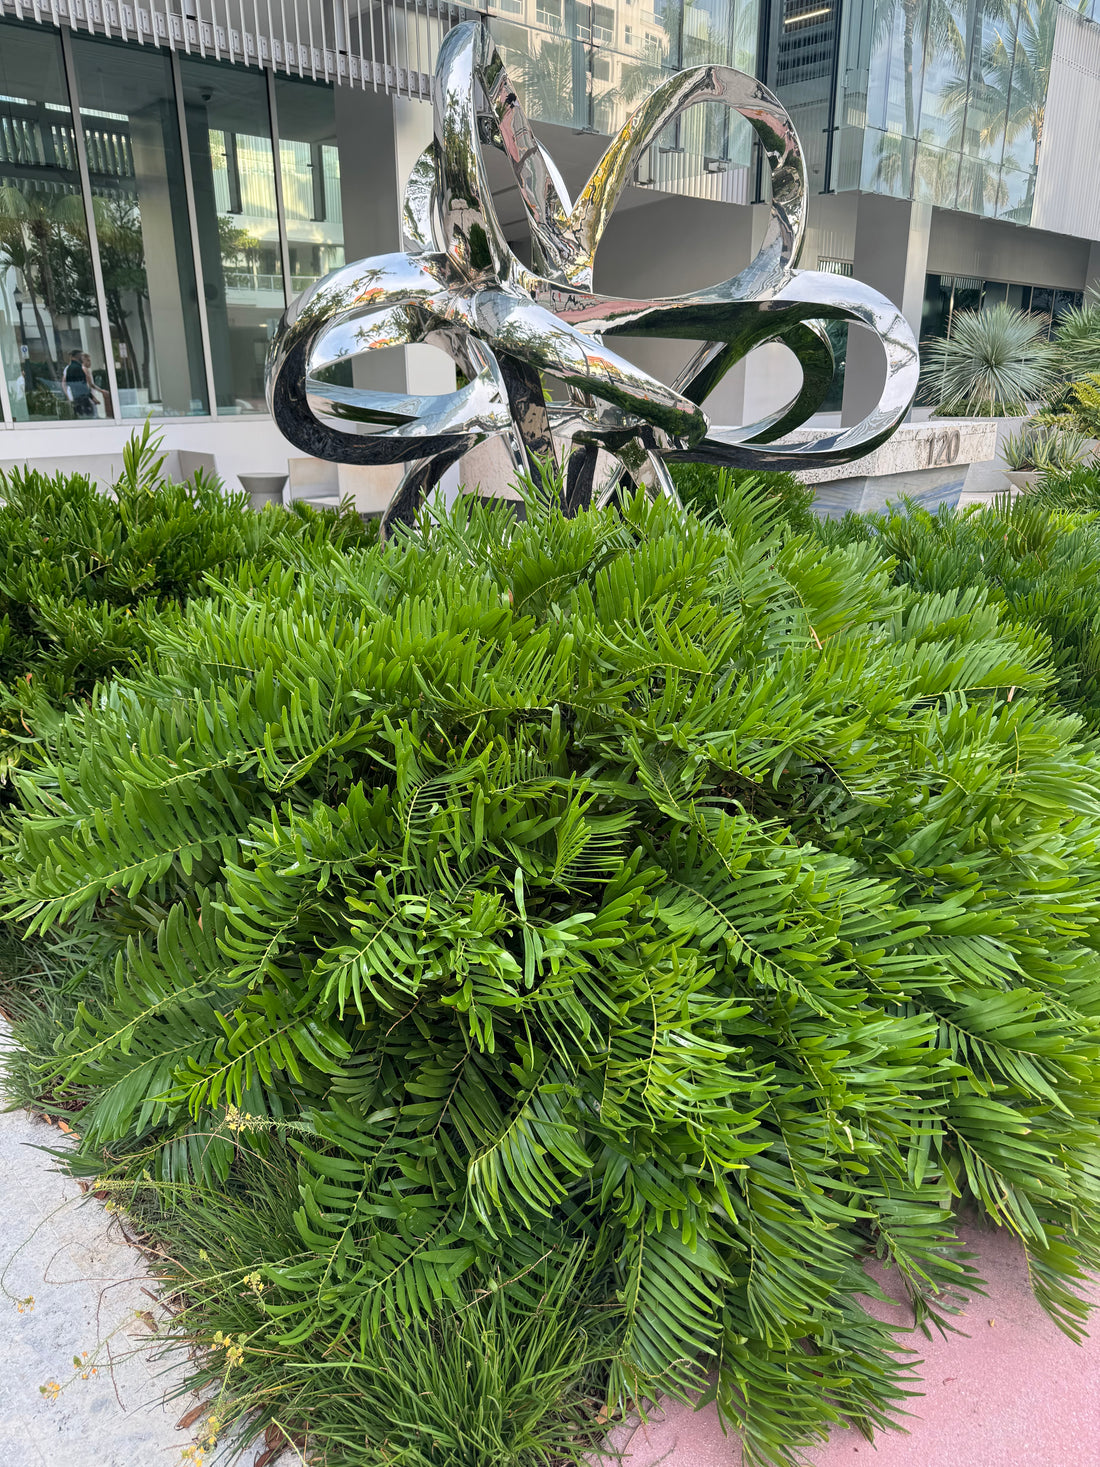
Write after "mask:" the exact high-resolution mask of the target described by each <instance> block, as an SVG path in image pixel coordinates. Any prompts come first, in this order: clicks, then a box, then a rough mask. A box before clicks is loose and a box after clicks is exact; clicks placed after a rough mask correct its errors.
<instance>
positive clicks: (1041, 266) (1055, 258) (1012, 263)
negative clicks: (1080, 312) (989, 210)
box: [928, 209, 1090, 290]
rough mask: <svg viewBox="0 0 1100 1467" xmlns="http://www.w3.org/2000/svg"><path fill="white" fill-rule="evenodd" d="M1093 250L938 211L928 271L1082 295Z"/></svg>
mask: <svg viewBox="0 0 1100 1467" xmlns="http://www.w3.org/2000/svg"><path fill="white" fill-rule="evenodd" d="M1089 250H1090V244H1089V241H1088V240H1087V239H1074V238H1073V237H1072V236H1070V235H1065V234H1048V233H1046V232H1045V231H1044V230H1041V229H1021V228H1020V227H1019V226H1018V225H1016V224H1006V223H1005V222H1004V221H1003V220H1000V219H979V218H977V216H976V215H972V214H955V213H951V212H949V211H948V210H946V209H933V211H932V231H931V236H930V238H929V241H928V271H929V274H931V275H976V276H979V277H980V278H982V279H984V280H1011V281H1019V282H1020V283H1021V284H1023V285H1053V286H1061V287H1062V288H1063V289H1066V290H1082V289H1083V288H1084V285H1085V281H1086V278H1087V275H1088V269H1089Z"/></svg>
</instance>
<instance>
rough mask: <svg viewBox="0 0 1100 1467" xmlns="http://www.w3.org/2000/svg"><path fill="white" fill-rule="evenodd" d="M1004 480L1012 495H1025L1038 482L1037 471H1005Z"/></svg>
mask: <svg viewBox="0 0 1100 1467" xmlns="http://www.w3.org/2000/svg"><path fill="white" fill-rule="evenodd" d="M1005 478H1006V479H1007V480H1008V482H1009V483H1010V484H1011V485H1012V492H1013V493H1014V494H1026V493H1027V492H1028V491H1029V490H1031V489H1034V487H1035V485H1036V484H1038V482H1039V470H1038V469H1005Z"/></svg>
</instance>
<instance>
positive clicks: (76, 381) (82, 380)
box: [64, 351, 95, 418]
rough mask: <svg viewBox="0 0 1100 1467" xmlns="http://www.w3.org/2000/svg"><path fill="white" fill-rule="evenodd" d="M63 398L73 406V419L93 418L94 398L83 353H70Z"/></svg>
mask: <svg viewBox="0 0 1100 1467" xmlns="http://www.w3.org/2000/svg"><path fill="white" fill-rule="evenodd" d="M64 384H65V396H66V397H67V398H68V399H69V401H70V402H71V403H72V405H73V417H74V418H94V417H95V398H94V396H93V395H92V393H93V387H92V382H91V378H90V376H89V373H88V369H87V368H86V367H85V365H84V353H83V352H81V351H71V352H70V353H69V361H68V365H67V366H66V368H65V375H64Z"/></svg>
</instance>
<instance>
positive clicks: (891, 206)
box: [841, 194, 932, 424]
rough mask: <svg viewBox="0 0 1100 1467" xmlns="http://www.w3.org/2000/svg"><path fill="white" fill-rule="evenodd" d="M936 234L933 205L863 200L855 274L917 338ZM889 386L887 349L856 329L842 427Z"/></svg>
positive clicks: (852, 331)
mask: <svg viewBox="0 0 1100 1467" xmlns="http://www.w3.org/2000/svg"><path fill="white" fill-rule="evenodd" d="M931 228H932V206H931V204H914V203H910V202H909V201H908V200H907V199H887V198H883V197H882V196H881V195H880V194H861V195H860V198H859V211H858V215H857V219H856V247H855V258H854V262H853V269H852V273H853V274H854V276H855V278H856V279H857V280H862V281H863V282H864V283H865V284H867V285H870V286H873V287H874V289H875V290H877V291H879V292H880V293H881V294H882V295H884V296H886V297H887V299H888V300H891V301H893V302H894V304H895V305H897V306H900V307H901V310H902V314H903V315H904V316H905V319H906V320H907V321H908V322H909V325H910V326H911V327H912V329H913V335H914V336H917V337H919V335H920V321H921V310H922V307H923V305H924V278H925V274H926V272H927V267H928V240H929V235H930V233H931ZM885 382H886V363H885V359H884V357H883V354H882V348H881V346H880V345H879V344H878V342H876V341H875V339H874V338H873V337H872V336H871V334H870V332H867V331H863V330H861V329H860V328H859V327H856V326H853V327H851V329H850V330H849V332H848V356H847V364H846V366H845V369H844V405H843V408H842V411H841V422H842V423H844V424H850V423H858V422H859V421H860V419H861V418H864V417H866V415H867V414H868V413H869V412H870V411H871V409H872V408H873V407H874V406H875V404H876V403H877V402H878V399H879V396H880V394H881V392H882V389H883V386H884V384H885Z"/></svg>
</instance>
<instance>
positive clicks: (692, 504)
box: [670, 464, 814, 532]
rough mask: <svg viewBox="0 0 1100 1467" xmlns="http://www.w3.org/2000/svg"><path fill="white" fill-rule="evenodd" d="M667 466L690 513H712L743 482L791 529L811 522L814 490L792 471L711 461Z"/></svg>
mask: <svg viewBox="0 0 1100 1467" xmlns="http://www.w3.org/2000/svg"><path fill="white" fill-rule="evenodd" d="M670 470H671V474H672V479H673V482H674V484H675V485H676V491H677V493H678V494H679V496H680V499H681V501H682V503H683V504H684V506H685V508H687V509H689V510H691V512H692V513H693V514H696V515H701V516H704V517H706V516H708V515H713V514H715V513H716V512H717V510H718V508H719V506H720V505H721V503H722V501H723V499H724V498H725V496H726V495H727V494H728V492H729V490H730V488H731V487H736V486H738V485H742V484H744V485H748V486H750V487H751V488H752V489H753V490H754V491H755V493H756V494H757V495H759V496H760V497H761V498H763V499H765V500H766V501H767V502H768V504H769V505H770V506H771V508H773V509H774V510H775V512H776V514H777V515H778V516H779V518H780V519H781V520H782V521H783V522H784V523H785V524H786V525H787V526H788V527H789V528H790V529H792V530H795V531H798V532H803V531H806V530H808V529H810V528H811V527H812V526H813V523H814V513H813V502H814V491H813V489H812V488H810V487H809V485H807V484H803V482H802V480H801V479H799V478H798V477H797V475H795V474H784V473H774V472H761V471H760V470H759V469H719V468H716V467H715V466H714V465H713V464H672V465H670Z"/></svg>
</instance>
